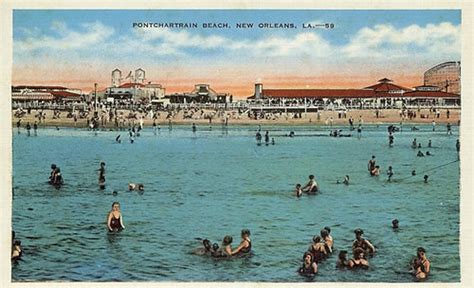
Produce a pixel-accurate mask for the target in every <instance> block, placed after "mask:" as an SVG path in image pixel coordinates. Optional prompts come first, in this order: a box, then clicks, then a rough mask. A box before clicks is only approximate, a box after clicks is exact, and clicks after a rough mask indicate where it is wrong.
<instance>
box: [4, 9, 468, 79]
mask: <svg viewBox="0 0 474 288" xmlns="http://www.w3.org/2000/svg"><path fill="white" fill-rule="evenodd" d="M134 22H160V23H165V22H166V23H168V22H183V23H189V22H196V23H198V24H199V27H201V24H202V23H208V22H213V23H221V22H226V23H229V24H230V25H231V27H232V28H230V29H202V28H199V29H163V28H149V29H134V28H132V23H134ZM241 22H247V23H254V24H255V25H258V23H294V24H296V25H297V28H296V29H278V28H276V29H258V28H252V29H236V28H234V27H235V23H241ZM303 23H333V24H334V25H335V26H334V28H333V29H303V28H302V24H303ZM460 29H461V11H460V10H14V13H13V41H14V47H13V49H14V55H13V60H14V75H13V76H14V77H13V78H14V81H22V82H24V81H26V80H28V78H26V77H24V76H25V75H26V76H28V77H32V74H33V73H27V72H26V71H31V70H33V69H35V70H36V71H40V72H41V73H39V75H41V76H42V77H44V81H45V82H49V81H52V80H56V81H57V80H58V77H57V74H55V77H53V75H51V72H50V70H51V69H52V68H54V69H55V70H56V71H55V72H57V71H61V72H63V73H62V74H63V75H64V77H66V76H67V77H70V78H75V79H76V80H77V81H76V82H80V81H79V80H80V79H82V78H84V77H87V75H86V74H85V73H84V72H83V71H82V70H81V69H78V66H82V67H88V73H89V74H88V75H92V76H93V77H95V78H97V77H102V78H103V79H104V81H106V80H105V79H106V77H105V76H100V75H102V74H101V73H103V72H104V71H107V73H108V71H111V69H112V68H113V67H126V68H123V69H124V70H127V69H129V68H128V67H131V66H133V67H134V68H135V66H141V67H144V68H145V70H147V71H149V74H148V75H150V77H151V78H150V79H153V80H156V81H162V82H166V81H167V80H169V79H174V80H179V79H178V78H187V79H197V78H198V79H202V80H204V81H205V80H207V79H206V77H203V75H204V74H205V75H208V79H209V81H208V82H210V81H211V80H213V79H219V80H220V81H222V80H223V79H224V78H225V75H227V77H229V78H232V79H235V73H236V71H237V72H240V74H238V75H239V77H240V75H241V74H242V75H243V74H245V75H249V77H247V78H245V77H243V76H242V81H250V79H267V80H268V79H273V78H275V77H276V78H278V77H280V78H282V77H283V78H288V77H290V78H291V77H292V76H293V77H309V78H311V77H313V78H314V77H319V76H320V75H321V74H322V73H326V74H327V75H335V73H339V74H338V75H339V76H341V77H342V76H344V77H348V76H349V77H350V74H351V73H356V72H360V69H358V68H355V67H358V66H359V67H360V66H361V65H363V67H364V68H367V74H368V75H369V76H370V77H375V76H371V75H374V74H377V75H378V74H381V73H383V71H384V69H387V68H389V69H391V70H392V71H393V70H397V73H398V74H401V75H408V74H413V73H415V72H416V73H420V72H421V71H423V69H425V70H426V69H427V68H429V66H430V65H431V66H434V65H435V64H438V62H444V61H452V60H460V57H461V46H460V42H461V33H460V31H461V30H460ZM157 67H159V68H157ZM336 67H337V69H336ZM130 69H132V68H130ZM403 69H407V70H406V72H404V71H403ZM408 69H411V70H408ZM43 70H44V71H43ZM353 70H359V71H353ZM92 76H91V77H92ZM336 76H337V75H336ZM36 77H38V76H36ZM328 77H329V76H328ZM276 78H275V79H276ZM40 80H41V78H38V79H35V81H36V82H39V81H40ZM60 80H61V79H60ZM66 80H67V79H62V80H61V81H66ZM84 81H86V80H85V79H84ZM87 81H89V80H87ZM107 81H108V80H107ZM235 85H236V84H235Z"/></svg>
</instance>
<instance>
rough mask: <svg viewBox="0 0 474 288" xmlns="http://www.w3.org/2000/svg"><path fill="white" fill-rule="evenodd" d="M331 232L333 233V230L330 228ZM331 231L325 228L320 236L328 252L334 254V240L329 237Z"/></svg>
mask: <svg viewBox="0 0 474 288" xmlns="http://www.w3.org/2000/svg"><path fill="white" fill-rule="evenodd" d="M327 228H329V227H327ZM329 231H331V228H329ZM329 231H328V230H326V228H324V229H322V230H321V231H320V235H321V239H322V240H323V243H324V245H325V246H326V247H325V248H326V251H327V252H328V253H332V247H333V239H332V237H331V236H329Z"/></svg>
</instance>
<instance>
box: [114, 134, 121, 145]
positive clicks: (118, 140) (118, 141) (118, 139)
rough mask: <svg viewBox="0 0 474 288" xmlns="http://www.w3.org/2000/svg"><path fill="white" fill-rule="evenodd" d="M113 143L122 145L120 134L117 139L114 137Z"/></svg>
mask: <svg viewBox="0 0 474 288" xmlns="http://www.w3.org/2000/svg"><path fill="white" fill-rule="evenodd" d="M115 142H117V143H119V144H120V143H122V140H121V139H120V134H119V135H117V137H115Z"/></svg>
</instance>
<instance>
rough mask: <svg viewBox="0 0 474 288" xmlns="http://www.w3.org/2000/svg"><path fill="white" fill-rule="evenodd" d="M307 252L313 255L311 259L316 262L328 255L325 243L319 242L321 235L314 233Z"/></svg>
mask: <svg viewBox="0 0 474 288" xmlns="http://www.w3.org/2000/svg"><path fill="white" fill-rule="evenodd" d="M308 252H310V253H311V255H313V259H314V261H315V262H316V263H319V262H321V260H323V259H325V258H326V256H327V255H328V251H327V250H326V245H325V244H324V243H323V242H321V237H320V236H318V235H315V236H314V237H313V244H311V245H310V246H309V248H308Z"/></svg>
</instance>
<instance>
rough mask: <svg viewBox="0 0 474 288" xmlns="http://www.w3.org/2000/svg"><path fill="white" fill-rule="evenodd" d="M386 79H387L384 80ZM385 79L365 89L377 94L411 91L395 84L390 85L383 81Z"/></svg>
mask: <svg viewBox="0 0 474 288" xmlns="http://www.w3.org/2000/svg"><path fill="white" fill-rule="evenodd" d="M384 79H386V78H384ZM384 79H381V80H379V83H377V84H374V85H371V86H368V87H365V88H364V89H372V90H374V91H376V92H388V91H399V90H403V91H411V89H410V88H406V87H402V86H399V85H395V84H393V83H389V82H387V81H382V80H384ZM387 80H388V79H387Z"/></svg>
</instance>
